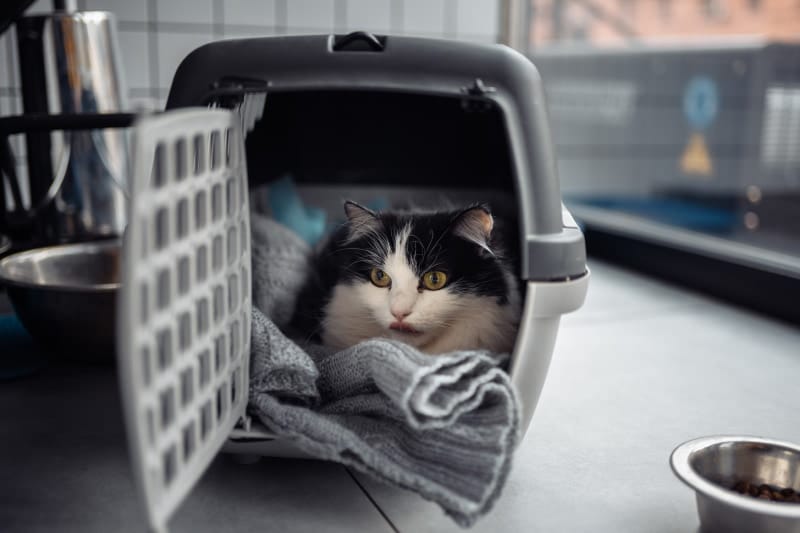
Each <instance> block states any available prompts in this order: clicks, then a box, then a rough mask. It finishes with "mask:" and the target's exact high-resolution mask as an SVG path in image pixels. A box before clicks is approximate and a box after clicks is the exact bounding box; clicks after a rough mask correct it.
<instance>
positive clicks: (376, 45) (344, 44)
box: [333, 31, 383, 52]
mask: <svg viewBox="0 0 800 533" xmlns="http://www.w3.org/2000/svg"><path fill="white" fill-rule="evenodd" d="M356 42H361V43H364V44H366V45H367V46H369V48H370V50H372V51H373V52H383V43H382V42H381V40H380V39H378V38H377V37H375V35H373V34H371V33H369V32H368V31H354V32H352V33H348V34H347V35H343V36H341V37H337V38H336V39H335V40H334V41H333V51H334V52H342V51H345V52H346V51H349V50H348V47H349V46H350V45H351V44H353V43H356ZM356 50H357V49H356ZM353 51H354V50H353Z"/></svg>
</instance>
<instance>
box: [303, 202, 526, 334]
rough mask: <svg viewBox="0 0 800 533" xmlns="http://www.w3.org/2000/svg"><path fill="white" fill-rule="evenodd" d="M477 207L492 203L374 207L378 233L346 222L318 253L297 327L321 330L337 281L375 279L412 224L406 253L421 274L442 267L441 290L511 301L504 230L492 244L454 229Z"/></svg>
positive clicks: (499, 300) (494, 233)
mask: <svg viewBox="0 0 800 533" xmlns="http://www.w3.org/2000/svg"><path fill="white" fill-rule="evenodd" d="M472 208H479V209H484V210H486V211H487V212H488V210H489V209H488V207H487V206H470V207H468V208H465V209H459V210H455V211H440V212H432V213H414V212H409V213H403V212H391V211H387V212H379V213H374V214H373V215H372V216H375V217H376V218H377V220H378V221H379V222H380V224H379V225H376V227H377V228H378V229H377V234H370V235H366V236H365V235H361V236H358V237H357V238H355V239H354V240H349V236H350V231H349V227H348V223H345V224H344V225H342V226H341V227H340V228H338V229H337V230H336V231H335V232H334V234H333V235H332V236H331V238H330V239H329V240H328V242H327V245H326V246H325V247H324V248H323V249H322V250H321V251H320V253H319V254H318V255H317V258H316V265H315V272H316V275H315V277H314V279H312V280H310V282H309V284H308V285H307V286H306V288H305V289H304V290H303V292H302V293H301V295H300V298H299V301H298V311H297V313H296V315H295V318H296V320H295V321H294V323H295V325H296V327H298V328H302V329H303V330H304V331H305V332H306V334H307V333H308V332H309V328H313V329H314V331H316V327H318V324H319V320H320V319H321V318H322V317H321V313H322V309H323V308H324V306H325V304H326V303H327V301H328V299H329V298H330V295H331V293H332V291H333V287H335V286H336V285H337V284H339V283H342V282H344V283H348V282H350V283H355V282H361V281H369V274H370V271H371V270H372V268H374V267H380V266H381V265H382V261H383V259H384V258H385V257H386V256H387V255H388V254H389V253H392V252H394V247H395V243H396V242H397V236H398V235H399V234H400V232H402V231H403V230H404V229H405V228H406V227H407V226H408V225H409V224H410V226H411V233H410V235H409V238H408V240H407V241H406V250H405V253H406V256H407V257H408V258H409V263H410V264H411V265H412V267H414V269H415V271H416V274H417V276H418V277H419V278H422V276H423V275H424V274H425V273H426V272H428V271H431V270H440V271H443V272H445V273H446V274H447V277H448V281H447V285H446V286H445V288H443V289H441V290H450V291H452V292H456V293H461V294H474V295H477V296H487V297H495V298H497V303H498V304H501V305H503V304H506V303H507V302H508V298H509V291H510V290H511V288H510V287H509V286H508V282H507V279H506V275H505V272H506V271H508V270H509V269H510V268H511V265H510V262H509V261H508V260H507V259H506V257H505V253H504V246H503V245H502V244H501V242H500V239H499V238H498V231H497V230H495V231H493V232H492V235H491V236H490V238H489V242H487V243H486V246H487V247H488V250H487V249H486V248H484V247H482V246H480V245H479V244H477V243H475V242H471V241H469V240H467V239H465V238H462V237H460V236H458V235H456V234H455V232H454V231H453V230H454V224H455V222H456V221H457V220H458V217H459V215H461V214H462V213H464V212H465V211H466V210H468V209H472ZM420 287H421V285H420ZM421 290H423V289H421Z"/></svg>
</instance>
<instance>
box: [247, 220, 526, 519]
mask: <svg viewBox="0 0 800 533" xmlns="http://www.w3.org/2000/svg"><path fill="white" fill-rule="evenodd" d="M251 225H252V226H253V228H254V229H253V252H254V255H253V261H254V263H253V275H254V279H253V291H254V301H255V304H256V309H254V310H253V327H252V355H251V380H250V411H251V414H253V415H255V416H256V417H257V418H258V419H259V420H260V421H261V422H262V423H263V424H264V425H265V426H266V427H267V428H269V429H270V430H271V431H273V432H274V433H275V434H277V435H279V436H281V437H285V438H288V439H291V440H292V441H293V442H294V443H295V444H296V445H297V446H298V448H300V449H301V450H303V451H305V452H306V453H309V454H311V455H313V456H315V457H319V458H321V459H326V460H332V461H337V462H340V463H343V464H345V465H347V466H349V467H352V468H353V469H355V470H358V471H359V472H363V473H365V474H368V475H371V476H373V477H375V478H377V479H380V480H383V481H385V482H389V483H393V484H396V485H398V486H400V487H403V488H406V489H410V490H413V491H416V492H418V493H419V494H421V495H422V496H423V497H425V498H427V499H429V500H432V501H434V502H436V503H438V504H439V505H440V506H441V507H442V508H443V509H444V511H445V512H446V513H447V514H448V515H449V516H451V517H452V518H453V519H454V520H455V521H456V522H457V523H458V524H459V525H461V526H465V527H466V526H470V525H472V524H473V523H474V522H475V520H477V519H478V518H479V517H480V516H481V515H483V514H485V513H486V512H488V511H489V510H490V509H491V507H492V505H493V504H494V502H495V501H496V499H497V497H498V496H499V495H500V492H501V490H502V487H503V484H504V483H505V480H506V477H507V474H508V471H509V468H510V464H511V458H512V454H513V450H514V448H515V446H516V443H517V440H518V437H519V435H518V418H519V415H518V412H519V409H518V405H517V401H516V398H515V395H514V392H513V389H512V387H511V384H510V380H509V377H508V375H507V374H506V373H505V372H504V371H503V370H502V369H501V368H500V366H499V365H500V364H502V363H503V362H504V361H505V360H506V359H507V354H506V355H496V354H490V353H488V352H485V351H461V352H453V353H449V354H443V355H437V356H431V355H428V354H423V353H420V352H419V351H417V350H416V349H414V348H413V347H411V346H408V345H406V344H403V343H400V342H397V341H393V340H388V339H371V340H367V341H364V342H361V343H359V344H357V345H356V346H353V347H351V348H348V349H345V350H342V351H339V352H336V353H331V352H327V351H326V350H324V349H322V348H321V347H319V346H309V345H305V346H302V347H301V346H300V345H299V344H298V343H296V342H293V341H292V340H290V339H289V338H287V337H286V336H285V335H284V334H283V332H282V331H281V329H280V327H279V326H281V325H283V324H285V322H286V320H287V319H286V317H287V316H290V315H291V308H292V307H293V305H294V301H295V300H294V299H295V298H296V295H297V291H298V290H299V288H300V284H301V281H299V276H298V272H301V273H304V272H307V271H308V268H309V266H308V257H309V250H308V248H307V245H305V243H303V242H302V241H301V240H300V239H299V238H298V237H296V236H293V234H292V232H291V231H289V230H288V229H286V228H284V227H282V226H280V225H279V224H277V223H275V222H273V221H271V220H268V219H264V218H262V217H258V216H254V217H253V219H252V220H251ZM278 265H279V266H278ZM272 317H277V320H272V319H271V318H272Z"/></svg>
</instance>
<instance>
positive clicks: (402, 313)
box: [392, 309, 411, 321]
mask: <svg viewBox="0 0 800 533" xmlns="http://www.w3.org/2000/svg"><path fill="white" fill-rule="evenodd" d="M410 314H411V311H407V310H405V309H392V315H393V316H394V317H395V318H396V319H397V320H401V321H402V320H403V319H404V318H405V317H407V316H408V315H410Z"/></svg>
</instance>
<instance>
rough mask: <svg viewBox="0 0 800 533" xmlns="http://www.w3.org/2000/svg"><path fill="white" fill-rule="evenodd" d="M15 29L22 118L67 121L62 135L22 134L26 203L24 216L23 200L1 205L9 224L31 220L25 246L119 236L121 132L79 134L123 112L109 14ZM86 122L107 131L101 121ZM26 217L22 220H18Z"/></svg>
mask: <svg viewBox="0 0 800 533" xmlns="http://www.w3.org/2000/svg"><path fill="white" fill-rule="evenodd" d="M16 29H17V40H18V49H19V65H20V74H21V81H22V100H23V109H24V111H25V117H28V118H31V117H47V116H56V117H62V118H67V117H72V120H71V121H69V123H70V127H67V128H63V129H64V130H67V131H52V130H56V129H62V128H58V127H54V128H50V130H51V131H41V130H45V129H48V128H43V127H39V128H38V130H39V131H34V130H32V129H29V130H27V131H25V130H24V129H23V131H25V134H26V139H25V140H26V146H27V160H28V185H29V190H30V198H31V201H30V206H29V208H27V209H25V210H23V209H22V206H21V205H18V201H21V199H20V198H13V200H14V201H13V202H6V203H13V204H15V211H16V213H15V214H16V216H14V214H11V213H9V216H8V217H6V218H7V219H9V220H11V219H13V220H14V221H16V222H19V221H23V222H25V219H26V217H27V218H28V219H30V224H29V226H28V229H27V230H26V231H27V233H28V235H23V240H29V241H31V242H36V243H37V244H42V243H44V244H49V243H54V242H76V241H85V240H92V239H95V238H101V237H109V236H115V235H120V234H122V231H123V230H124V227H125V223H126V213H125V195H126V192H125V191H126V189H127V177H126V173H127V166H128V165H127V146H126V132H125V131H124V130H122V129H109V128H106V129H83V130H81V125H80V124H81V118H82V116H84V115H85V116H87V118H88V116H89V115H99V116H102V115H106V114H112V113H117V112H119V111H121V110H124V109H126V108H127V98H126V93H127V91H126V86H125V83H124V79H123V76H122V71H121V66H120V60H119V57H120V55H119V44H118V41H117V33H116V21H115V18H114V15H113V14H111V13H107V12H99V11H97V12H96V11H92V12H71V13H68V12H55V13H50V14H44V15H33V16H28V17H23V18H21V19H19V20H18V21H17V23H16ZM112 122H113V121H112ZM86 124H89V125H90V126H91V125H94V127H96V128H97V127H99V128H105V125H104V123H103V122H102V120H101V121H99V122H96V123H92V122H91V121H89V122H87V123H86ZM113 127H116V128H119V125H117V126H112V128H113ZM34 129H37V128H34ZM13 193H14V191H13V190H12V196H13ZM0 207H5V206H0ZM23 211H24V212H25V216H20V213H21V212H23ZM11 233H12V234H13V233H14V231H13V230H12V231H11ZM17 234H19V228H17ZM25 238H27V239H25Z"/></svg>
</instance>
